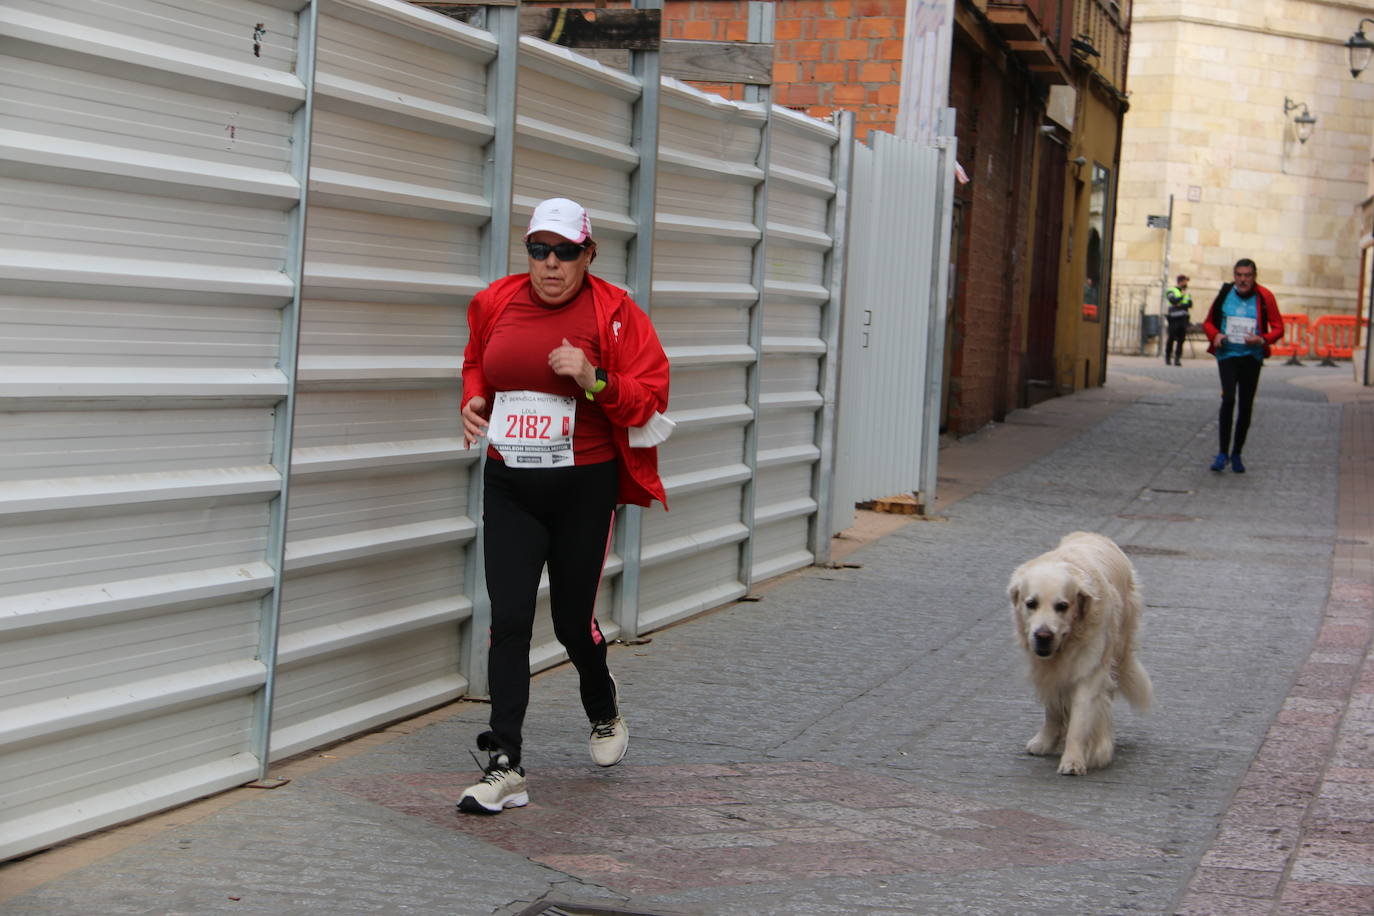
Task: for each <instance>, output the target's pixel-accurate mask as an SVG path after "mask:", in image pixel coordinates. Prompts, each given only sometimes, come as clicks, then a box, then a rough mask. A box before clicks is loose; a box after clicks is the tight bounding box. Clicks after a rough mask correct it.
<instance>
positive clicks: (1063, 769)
mask: <svg viewBox="0 0 1374 916" xmlns="http://www.w3.org/2000/svg"><path fill="white" fill-rule="evenodd" d="M1087 772H1088V765H1087V763H1085V762H1084V760H1083V758H1082V757H1069V756H1067V755H1065V756H1063V757H1060V758H1059V775H1060V776H1085V775H1087Z"/></svg>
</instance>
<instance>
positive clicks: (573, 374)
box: [549, 337, 596, 390]
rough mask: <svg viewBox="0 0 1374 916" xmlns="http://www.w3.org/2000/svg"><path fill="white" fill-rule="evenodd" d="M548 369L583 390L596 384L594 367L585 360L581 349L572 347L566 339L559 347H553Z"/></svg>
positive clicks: (585, 356)
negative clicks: (575, 383)
mask: <svg viewBox="0 0 1374 916" xmlns="http://www.w3.org/2000/svg"><path fill="white" fill-rule="evenodd" d="M549 368H550V369H552V370H553V374H554V375H562V376H565V377H567V378H570V379H572V380H573V381H575V382H577V384H578V386H579V387H580V388H582V389H584V390H585V389H587V388H591V387H592V386H593V385H595V384H596V367H595V366H593V365H592V364H591V361H590V360H588V359H587V354H585V353H583V352H582V348H581V347H575V346H573V345H572V344H571V343H569V342H568V338H566V337H564V338H563V343H562V345H561V346H558V347H554V349H553V351H552V352H551V353H549Z"/></svg>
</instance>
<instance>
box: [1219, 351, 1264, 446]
mask: <svg viewBox="0 0 1374 916" xmlns="http://www.w3.org/2000/svg"><path fill="white" fill-rule="evenodd" d="M1263 368H1264V363H1263V362H1261V361H1260V360H1258V359H1255V358H1254V357H1251V356H1231V357H1228V358H1226V359H1219V360H1217V372H1218V374H1220V376H1221V413H1220V414H1219V415H1218V416H1217V427H1218V432H1219V434H1220V441H1221V449H1220V451H1221V452H1222V453H1224V454H1231V455H1239V454H1240V453H1241V449H1243V448H1245V434H1246V433H1248V432H1249V431H1250V409H1251V408H1252V407H1253V406H1254V404H1255V392H1256V391H1257V390H1259V377H1260V370H1261V369H1263ZM1237 389H1239V394H1240V398H1239V400H1237V398H1236V395H1237ZM1232 410H1234V411H1235V414H1236V437H1235V445H1234V447H1232V442H1231V412H1232Z"/></svg>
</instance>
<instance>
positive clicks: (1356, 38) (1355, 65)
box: [1345, 19, 1374, 79]
mask: <svg viewBox="0 0 1374 916" xmlns="http://www.w3.org/2000/svg"><path fill="white" fill-rule="evenodd" d="M1366 22H1369V23H1374V19H1361V20H1360V22H1359V25H1357V26H1355V34H1354V35H1351V36H1350V37H1349V38H1347V39H1346V40H1345V52H1346V55H1347V56H1348V57H1349V58H1350V75H1351V76H1353V77H1355V78H1357V79H1358V78H1359V75H1360V74H1361V73H1362V72H1364V68H1365V67H1368V66H1369V59H1370V57H1371V56H1374V41H1370V40H1369V39H1368V38H1366V37H1365V34H1364V24H1365V23H1366Z"/></svg>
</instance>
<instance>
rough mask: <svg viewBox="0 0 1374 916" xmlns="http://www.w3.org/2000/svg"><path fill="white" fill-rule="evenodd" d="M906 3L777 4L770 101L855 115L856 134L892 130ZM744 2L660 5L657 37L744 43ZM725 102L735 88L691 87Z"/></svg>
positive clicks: (735, 94) (780, 0)
mask: <svg viewBox="0 0 1374 916" xmlns="http://www.w3.org/2000/svg"><path fill="white" fill-rule="evenodd" d="M905 14H906V0H777V3H776V4H774V22H773V43H774V44H773V102H774V104H777V105H784V106H786V107H788V108H792V109H795V110H797V111H800V112H803V113H805V114H808V115H810V116H811V117H814V118H828V117H830V115H831V114H832V113H834V112H835V111H837V110H841V109H843V110H847V111H852V112H854V118H855V129H856V131H857V133H858V136H859V137H861V138H862V137H865V136H867V135H868V132H869V131H870V130H882V131H887V132H889V133H891V132H892V130H893V128H894V127H895V125H896V122H897V100H898V96H899V94H900V91H901V90H900V86H901V79H902V22H903V17H904V16H905ZM748 17H749V11H748V4H747V3H746V2H744V0H665V3H664V5H663V37H665V38H694V39H705V40H708V41H744V40H747V37H748V28H749V23H748ZM695 85H696V86H698V88H701V89H704V90H706V91H708V92H715V93H717V94H719V95H723V96H725V97H727V98H733V99H738V98H740V97H741V93H742V87H740V86H738V85H719V84H712V83H696V84H695Z"/></svg>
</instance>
